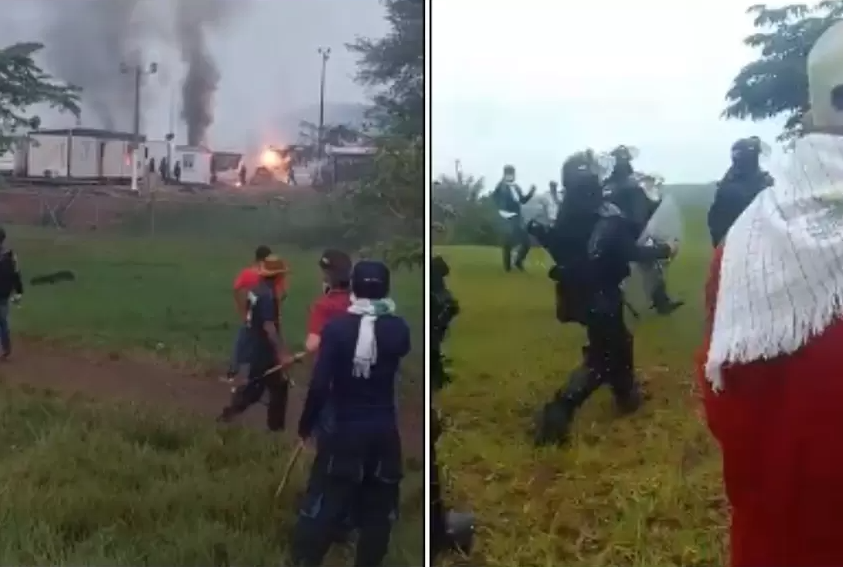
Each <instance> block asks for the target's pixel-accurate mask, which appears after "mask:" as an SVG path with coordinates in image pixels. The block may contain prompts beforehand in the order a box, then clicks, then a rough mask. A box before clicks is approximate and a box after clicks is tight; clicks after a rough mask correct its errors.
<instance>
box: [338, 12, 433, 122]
mask: <svg viewBox="0 0 843 567" xmlns="http://www.w3.org/2000/svg"><path fill="white" fill-rule="evenodd" d="M383 4H384V5H385V7H386V13H387V15H386V19H387V21H388V22H389V25H390V31H389V33H387V35H386V36H384V37H383V38H380V39H368V38H357V40H356V41H355V42H354V43H352V44H349V45H348V46H347V47H348V49H349V50H351V51H352V52H353V53H356V54H357V55H358V56H359V57H360V61H359V65H358V73H357V80H358V82H360V83H361V84H364V85H366V86H369V87H374V88H375V89H377V91H376V94H375V97H374V103H375V108H374V109H373V112H372V114H371V118H372V119H373V121H374V123H375V126H376V127H377V129H378V130H380V131H382V132H385V133H389V134H393V135H399V136H402V137H421V136H423V135H424V107H425V104H424V0H383Z"/></svg>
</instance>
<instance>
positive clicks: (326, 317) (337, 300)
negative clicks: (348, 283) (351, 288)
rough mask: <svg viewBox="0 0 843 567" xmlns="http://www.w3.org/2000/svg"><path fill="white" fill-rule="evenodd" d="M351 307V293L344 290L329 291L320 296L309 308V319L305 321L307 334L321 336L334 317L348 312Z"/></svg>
mask: <svg viewBox="0 0 843 567" xmlns="http://www.w3.org/2000/svg"><path fill="white" fill-rule="evenodd" d="M350 305H351V293H350V292H348V291H346V290H340V289H338V290H331V291H329V292H328V293H326V294H324V295H322V296H320V297H319V298H318V299H317V300H316V301H314V302H313V305H311V306H310V317H308V319H307V334H308V335H321V334H322V329H323V328H324V327H325V325H326V324H327V323H328V321H330V320H331V319H333V318H334V317H336V316H337V315H341V314H342V313H345V312H346V311H348V307H349V306H350Z"/></svg>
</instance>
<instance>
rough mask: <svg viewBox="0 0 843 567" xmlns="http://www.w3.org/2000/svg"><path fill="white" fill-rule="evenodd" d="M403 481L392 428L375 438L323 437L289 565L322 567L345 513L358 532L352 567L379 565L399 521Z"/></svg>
mask: <svg viewBox="0 0 843 567" xmlns="http://www.w3.org/2000/svg"><path fill="white" fill-rule="evenodd" d="M401 478H402V463H401V441H400V438H399V436H398V431H397V428H395V429H393V430H391V431H386V432H383V433H378V434H370V435H351V434H349V433H348V432H339V433H335V434H332V435H326V436H325V438H323V439H322V440H321V441H320V443H319V444H318V446H317V450H316V458H315V459H314V462H313V467H312V468H311V470H310V478H309V480H308V484H307V492H306V494H305V497H304V500H303V502H302V506H301V508H300V509H299V518H298V521H297V523H296V528H295V531H294V534H293V545H292V554H291V555H292V564H293V565H294V566H296V567H317V566H320V565H322V561H323V560H324V558H325V555H326V554H327V553H328V549H329V548H330V546H331V543H332V542H333V540H334V535H335V533H336V527H337V526H338V525H339V524H340V522H342V520H343V519H344V518H345V517H346V516H347V514H348V511H349V510H354V511H355V512H356V514H355V515H356V516H357V517H356V518H355V520H356V523H357V525H358V528H359V530H360V534H359V537H358V539H357V549H356V554H355V560H354V565H355V567H380V566H381V565H382V564H383V561H384V558H385V557H386V553H387V550H388V548H389V540H390V537H391V535H392V525H393V523H394V522H395V520H396V519H397V518H398V506H399V498H400V483H401Z"/></svg>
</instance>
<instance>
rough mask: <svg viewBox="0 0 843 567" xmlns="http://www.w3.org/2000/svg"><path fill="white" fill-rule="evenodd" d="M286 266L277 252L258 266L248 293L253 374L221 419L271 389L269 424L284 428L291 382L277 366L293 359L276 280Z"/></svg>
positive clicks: (225, 419) (228, 418) (230, 416)
mask: <svg viewBox="0 0 843 567" xmlns="http://www.w3.org/2000/svg"><path fill="white" fill-rule="evenodd" d="M285 270H286V266H285V265H284V262H283V261H282V260H281V259H280V258H278V257H277V256H275V255H274V254H270V255H269V256H267V257H266V258H264V259H263V261H262V262H261V263H260V264H259V265H258V267H257V274H258V275H259V276H260V281H259V282H258V284H257V285H256V286H255V287H254V288H252V289H251V290H249V292H248V294H247V296H246V304H247V308H248V310H247V314H246V328H247V334H246V336H247V343H248V349H247V350H248V364H249V374H248V378H247V381H246V384H244V385H241V386H238V387H237V388H235V389H234V392H233V393H232V396H231V402H230V404H229V405H228V406H227V407H226V408H225V409H223V411H222V414H221V415H220V416H219V418H218V420H219V421H221V422H229V421H231V420H232V419H234V418H235V417H236V416H238V415H240V414H241V413H243V412H244V411H246V410H247V409H248V408H249V407H251V406H252V405H253V404H256V403H257V402H259V401H260V399H261V398H262V397H263V394H264V392H265V391H268V392H269V402H268V405H267V410H266V424H267V427H268V428H269V430H270V431H282V430H283V429H284V425H285V421H286V416H287V394H288V389H289V384H288V383H287V381H286V380H285V379H284V377H283V374H282V372H281V369H280V368H277V367H278V366H280V365H282V364H284V363H286V362H289V360H290V358H291V357H290V356H289V354H288V353H287V351H286V347H285V345H284V344H283V343H282V338H281V328H280V322H279V320H278V309H279V306H278V304H279V301H280V299H279V297H278V295H277V292H276V288H275V285H276V284H275V281H276V278H277V277H278V276H280V275H281V274H283V273H284V272H285ZM273 369H274V370H273Z"/></svg>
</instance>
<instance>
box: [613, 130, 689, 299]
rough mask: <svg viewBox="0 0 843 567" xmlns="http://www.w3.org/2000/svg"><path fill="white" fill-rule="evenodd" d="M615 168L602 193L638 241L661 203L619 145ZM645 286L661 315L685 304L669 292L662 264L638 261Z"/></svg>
mask: <svg viewBox="0 0 843 567" xmlns="http://www.w3.org/2000/svg"><path fill="white" fill-rule="evenodd" d="M611 156H612V157H613V158H614V161H615V166H614V169H613V170H612V173H611V174H610V175H609V177H608V178H607V179H606V182H605V185H604V187H603V193H604V195H606V198H607V200H608V201H609V202H610V203H612V204H614V205H615V206H616V207H618V208H619V209H620V210H621V212H623V214H624V216H625V217H626V218H627V220H629V221H630V222H631V223H633V225H634V227H635V231H636V238H638V237H640V235H641V233H642V232H643V231H644V229H645V228H646V226H647V223H648V222H649V221H650V218H651V217H652V216H653V213H655V212H656V209H658V208H659V205H660V204H661V200H660V199H657V200H654V199H652V198H651V197H650V196H648V194H647V192H646V191H645V189H644V188H643V187H642V186H641V184H640V183H639V182H638V181H637V180H636V178H635V175H634V174H635V170H634V169H633V168H632V152H631V150H630V149H629V148H627V147H626V146H618V147H617V148H615V149H614V150H612V152H611ZM636 264H637V266H638V270H639V271H640V272H641V277H642V280H643V284H644V293H645V295H646V296H647V297H648V298H649V299H650V302H651V304H652V308H653V309H654V310H655V311H656V313H658V314H659V315H670V314H671V313H673V312H674V311H676V310H677V309H678V308H680V307H682V306H683V305H684V302H683V301H674V300H673V299H671V297H670V295H669V294H668V292H667V282H666V281H665V278H664V270H663V269H662V266H661V265H660V263H659V262H651V261H643V262H636Z"/></svg>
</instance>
